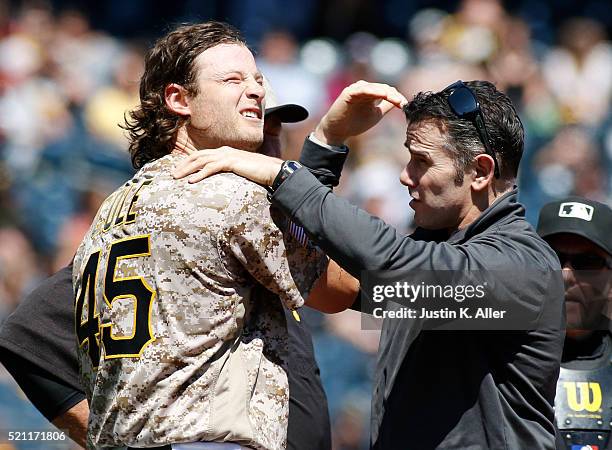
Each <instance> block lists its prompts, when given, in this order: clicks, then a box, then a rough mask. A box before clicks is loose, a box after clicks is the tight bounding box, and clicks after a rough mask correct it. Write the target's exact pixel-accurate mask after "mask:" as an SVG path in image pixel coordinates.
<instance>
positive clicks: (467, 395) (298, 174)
mask: <svg viewBox="0 0 612 450" xmlns="http://www.w3.org/2000/svg"><path fill="white" fill-rule="evenodd" d="M393 105H395V106H399V105H402V106H403V107H404V111H405V113H406V118H407V122H408V128H407V133H406V142H405V146H406V147H407V150H408V152H409V156H408V157H409V162H408V164H407V166H406V168H405V169H404V170H403V171H402V173H401V175H400V181H401V182H402V183H403V184H404V185H406V186H407V188H408V190H409V191H410V194H411V195H412V198H413V200H412V201H411V202H410V206H411V207H412V208H413V209H414V212H415V222H416V224H417V225H418V227H419V228H418V229H417V230H416V232H415V233H414V234H413V235H412V236H403V235H401V234H400V233H398V232H397V231H396V230H395V229H394V228H393V227H391V226H390V225H388V224H386V223H384V222H383V221H382V220H380V219H378V218H377V217H373V216H371V215H369V214H367V213H366V212H365V211H362V210H360V209H359V208H357V207H356V206H353V205H351V204H350V203H348V202H347V201H345V200H343V199H341V198H338V197H336V196H335V195H334V194H333V193H332V192H331V190H330V189H329V188H328V187H326V186H323V185H322V184H321V183H320V182H319V181H318V180H317V179H316V178H315V177H314V176H313V174H312V173H311V171H309V170H308V168H309V169H311V170H312V171H313V172H314V173H316V174H321V173H323V172H327V173H328V174H330V175H334V176H338V175H339V174H340V171H341V168H342V164H343V161H344V158H345V157H346V153H347V150H346V147H344V146H343V145H344V142H345V141H346V139H347V138H349V137H350V136H355V135H357V134H360V133H363V132H364V131H366V130H367V129H369V128H370V127H372V126H374V125H375V124H376V123H377V122H378V121H379V120H380V119H381V117H382V116H383V115H384V114H385V113H386V112H388V111H389V110H391V109H392V107H393ZM523 139H524V132H523V126H522V124H521V122H520V120H519V118H518V116H517V114H516V111H515V109H514V107H513V105H512V104H511V102H510V100H509V98H508V97H507V96H506V95H504V94H503V93H501V92H499V91H498V90H497V89H495V87H494V86H493V85H492V84H491V83H488V82H484V81H473V82H467V83H463V82H461V81H459V82H456V83H453V84H452V85H450V86H448V87H447V88H446V89H444V90H443V91H441V92H437V93H432V92H428V93H420V94H418V95H417V96H416V97H415V98H414V99H413V100H412V101H411V102H410V103H408V104H407V105H404V101H402V96H401V94H399V93H398V92H397V91H396V90H395V89H393V88H391V87H390V86H387V85H382V84H374V83H367V82H364V81H360V82H357V83H355V84H353V85H351V86H349V87H347V88H346V89H345V90H344V91H343V92H342V93H341V95H340V96H339V98H338V99H336V101H335V102H334V103H333V105H332V106H331V108H330V110H329V111H328V112H327V113H326V115H325V116H324V117H323V119H321V122H320V123H319V124H318V126H317V128H316V130H315V132H314V134H313V135H312V136H311V137H310V138H309V139H308V140H307V142H306V144H305V147H304V150H303V154H302V163H303V164H304V165H306V166H307V167H301V164H300V163H299V162H296V161H284V162H283V161H280V160H277V159H272V158H268V157H265V156H262V155H256V154H252V153H248V152H241V151H239V150H234V149H227V148H223V149H220V150H204V151H201V152H200V153H199V154H194V155H192V156H191V157H189V161H187V162H186V163H185V166H184V167H182V168H179V169H178V170H177V171H175V176H176V177H181V176H185V175H186V174H188V173H190V172H193V171H194V170H200V173H199V174H198V175H192V176H191V177H190V180H191V181H197V179H199V178H202V177H206V176H208V175H210V174H212V173H215V172H218V171H233V172H235V173H237V174H239V175H242V176H245V177H248V178H250V179H251V180H253V181H255V182H258V183H261V184H264V185H267V186H270V191H271V192H272V194H271V201H272V203H273V204H274V205H277V206H278V207H280V208H281V209H282V210H283V211H284V212H285V213H286V214H287V215H288V216H290V217H291V219H292V220H294V221H295V222H297V223H298V224H299V225H302V226H303V227H304V229H305V230H306V232H307V233H308V235H309V236H310V237H311V238H312V239H313V240H314V241H315V243H316V244H318V245H319V246H320V247H321V248H322V249H323V250H324V251H325V252H326V253H327V254H328V255H329V256H330V257H331V258H333V259H334V260H335V261H336V262H338V263H339V264H340V265H341V266H342V267H343V268H345V269H346V270H347V271H348V272H350V273H351V274H352V275H353V276H354V277H356V278H360V277H361V276H362V272H363V271H369V270H393V269H403V270H406V271H416V270H428V271H434V270H435V271H441V270H444V271H454V272H455V273H465V272H467V271H472V270H480V271H483V272H486V271H492V270H495V271H500V272H503V273H504V274H505V275H504V276H503V277H501V279H498V280H496V286H495V291H494V292H493V293H492V294H493V295H492V297H493V299H492V300H497V301H499V302H500V303H501V302H506V304H514V305H519V304H529V305H531V307H532V308H533V312H535V313H536V314H538V315H539V317H541V318H546V320H547V323H548V324H549V325H550V326H549V327H535V329H527V330H526V329H525V328H527V327H523V330H517V331H488V332H476V331H466V332H457V331H452V332H451V331H422V330H420V329H418V328H415V327H413V326H411V325H410V324H409V323H408V322H407V321H402V320H393V319H385V321H384V322H383V329H382V334H381V341H380V348H379V352H378V363H377V368H376V374H375V388H374V394H373V399H372V424H371V425H372V428H371V430H372V437H371V439H372V440H371V445H372V448H373V449H376V450H405V449H418V450H427V449H495V450H498V449H499V450H502V449H505V450H516V449H530V450H533V449H547V450H550V449H553V448H554V447H555V428H554V424H553V423H554V412H553V400H554V395H555V386H556V381H557V377H558V374H559V364H560V359H561V350H562V344H563V334H564V332H563V331H564V330H563V291H562V281H561V278H560V274H559V271H560V266H559V261H558V259H557V257H556V255H555V254H554V252H553V251H552V249H551V248H550V247H549V246H548V245H547V244H546V242H544V240H542V238H540V237H539V236H538V235H537V234H536V232H535V230H534V229H533V228H532V227H531V226H530V225H529V224H528V223H527V221H526V220H525V218H524V213H525V210H524V208H523V206H522V205H521V204H519V203H518V201H517V195H518V191H517V188H516V186H515V181H516V175H517V171H518V166H519V162H520V159H521V155H522V151H523ZM542 274H546V275H547V276H542ZM551 278H552V279H553V280H555V281H556V284H553V285H550V284H549V282H550V281H551ZM551 287H552V288H551ZM502 293H503V295H502ZM329 300H330V302H332V301H333V299H329Z"/></svg>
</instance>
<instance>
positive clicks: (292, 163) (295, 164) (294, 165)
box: [287, 161, 302, 173]
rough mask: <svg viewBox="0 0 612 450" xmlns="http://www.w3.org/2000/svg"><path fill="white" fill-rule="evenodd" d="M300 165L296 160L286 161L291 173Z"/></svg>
mask: <svg viewBox="0 0 612 450" xmlns="http://www.w3.org/2000/svg"><path fill="white" fill-rule="evenodd" d="M300 167H302V165H301V164H300V163H299V162H297V161H287V168H288V169H290V172H291V173H293V172H295V171H296V170H298V169H299V168H300Z"/></svg>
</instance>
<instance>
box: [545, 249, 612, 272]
mask: <svg viewBox="0 0 612 450" xmlns="http://www.w3.org/2000/svg"><path fill="white" fill-rule="evenodd" d="M555 253H556V254H557V257H558V258H559V262H560V263H561V267H563V266H564V265H565V264H566V263H567V262H569V263H570V265H571V266H572V267H573V268H574V269H575V270H602V269H605V268H608V269H609V268H612V258H604V257H602V256H598V255H594V254H592V253H563V252H558V251H556V250H555Z"/></svg>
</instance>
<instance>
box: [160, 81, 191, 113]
mask: <svg viewBox="0 0 612 450" xmlns="http://www.w3.org/2000/svg"><path fill="white" fill-rule="evenodd" d="M164 99H165V101H166V106H167V107H168V109H169V110H170V111H173V112H175V113H176V114H178V115H179V116H190V115H191V108H190V107H189V101H188V95H187V90H186V89H185V88H184V87H183V86H181V85H180V84H176V83H171V84H169V85H168V86H166V89H164Z"/></svg>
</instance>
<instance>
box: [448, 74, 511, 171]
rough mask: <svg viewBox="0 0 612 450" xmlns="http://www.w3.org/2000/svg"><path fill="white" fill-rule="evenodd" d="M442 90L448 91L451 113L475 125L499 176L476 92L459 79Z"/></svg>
mask: <svg viewBox="0 0 612 450" xmlns="http://www.w3.org/2000/svg"><path fill="white" fill-rule="evenodd" d="M442 92H450V94H449V96H448V104H449V106H450V107H451V109H452V110H453V113H455V114H456V115H457V117H459V118H460V119H468V120H469V121H471V122H472V123H473V124H474V126H475V127H476V131H477V132H478V137H479V138H480V141H481V142H482V143H483V145H484V147H485V151H486V152H487V155H489V156H490V157H491V158H493V161H494V162H495V169H494V170H495V171H494V172H493V173H494V174H495V178H499V165H498V164H497V158H496V157H495V153H493V149H492V148H491V144H490V141H489V133H488V132H487V127H486V126H485V120H484V116H483V114H482V111H481V110H480V103H478V99H477V98H476V94H474V92H473V91H472V90H471V89H470V88H469V87H468V86H467V85H466V84H465V83H464V82H463V81H461V80H459V81H456V82H454V83H453V84H451V85H450V86H448V87H446V88H445V89H444V90H443V91H442Z"/></svg>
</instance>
